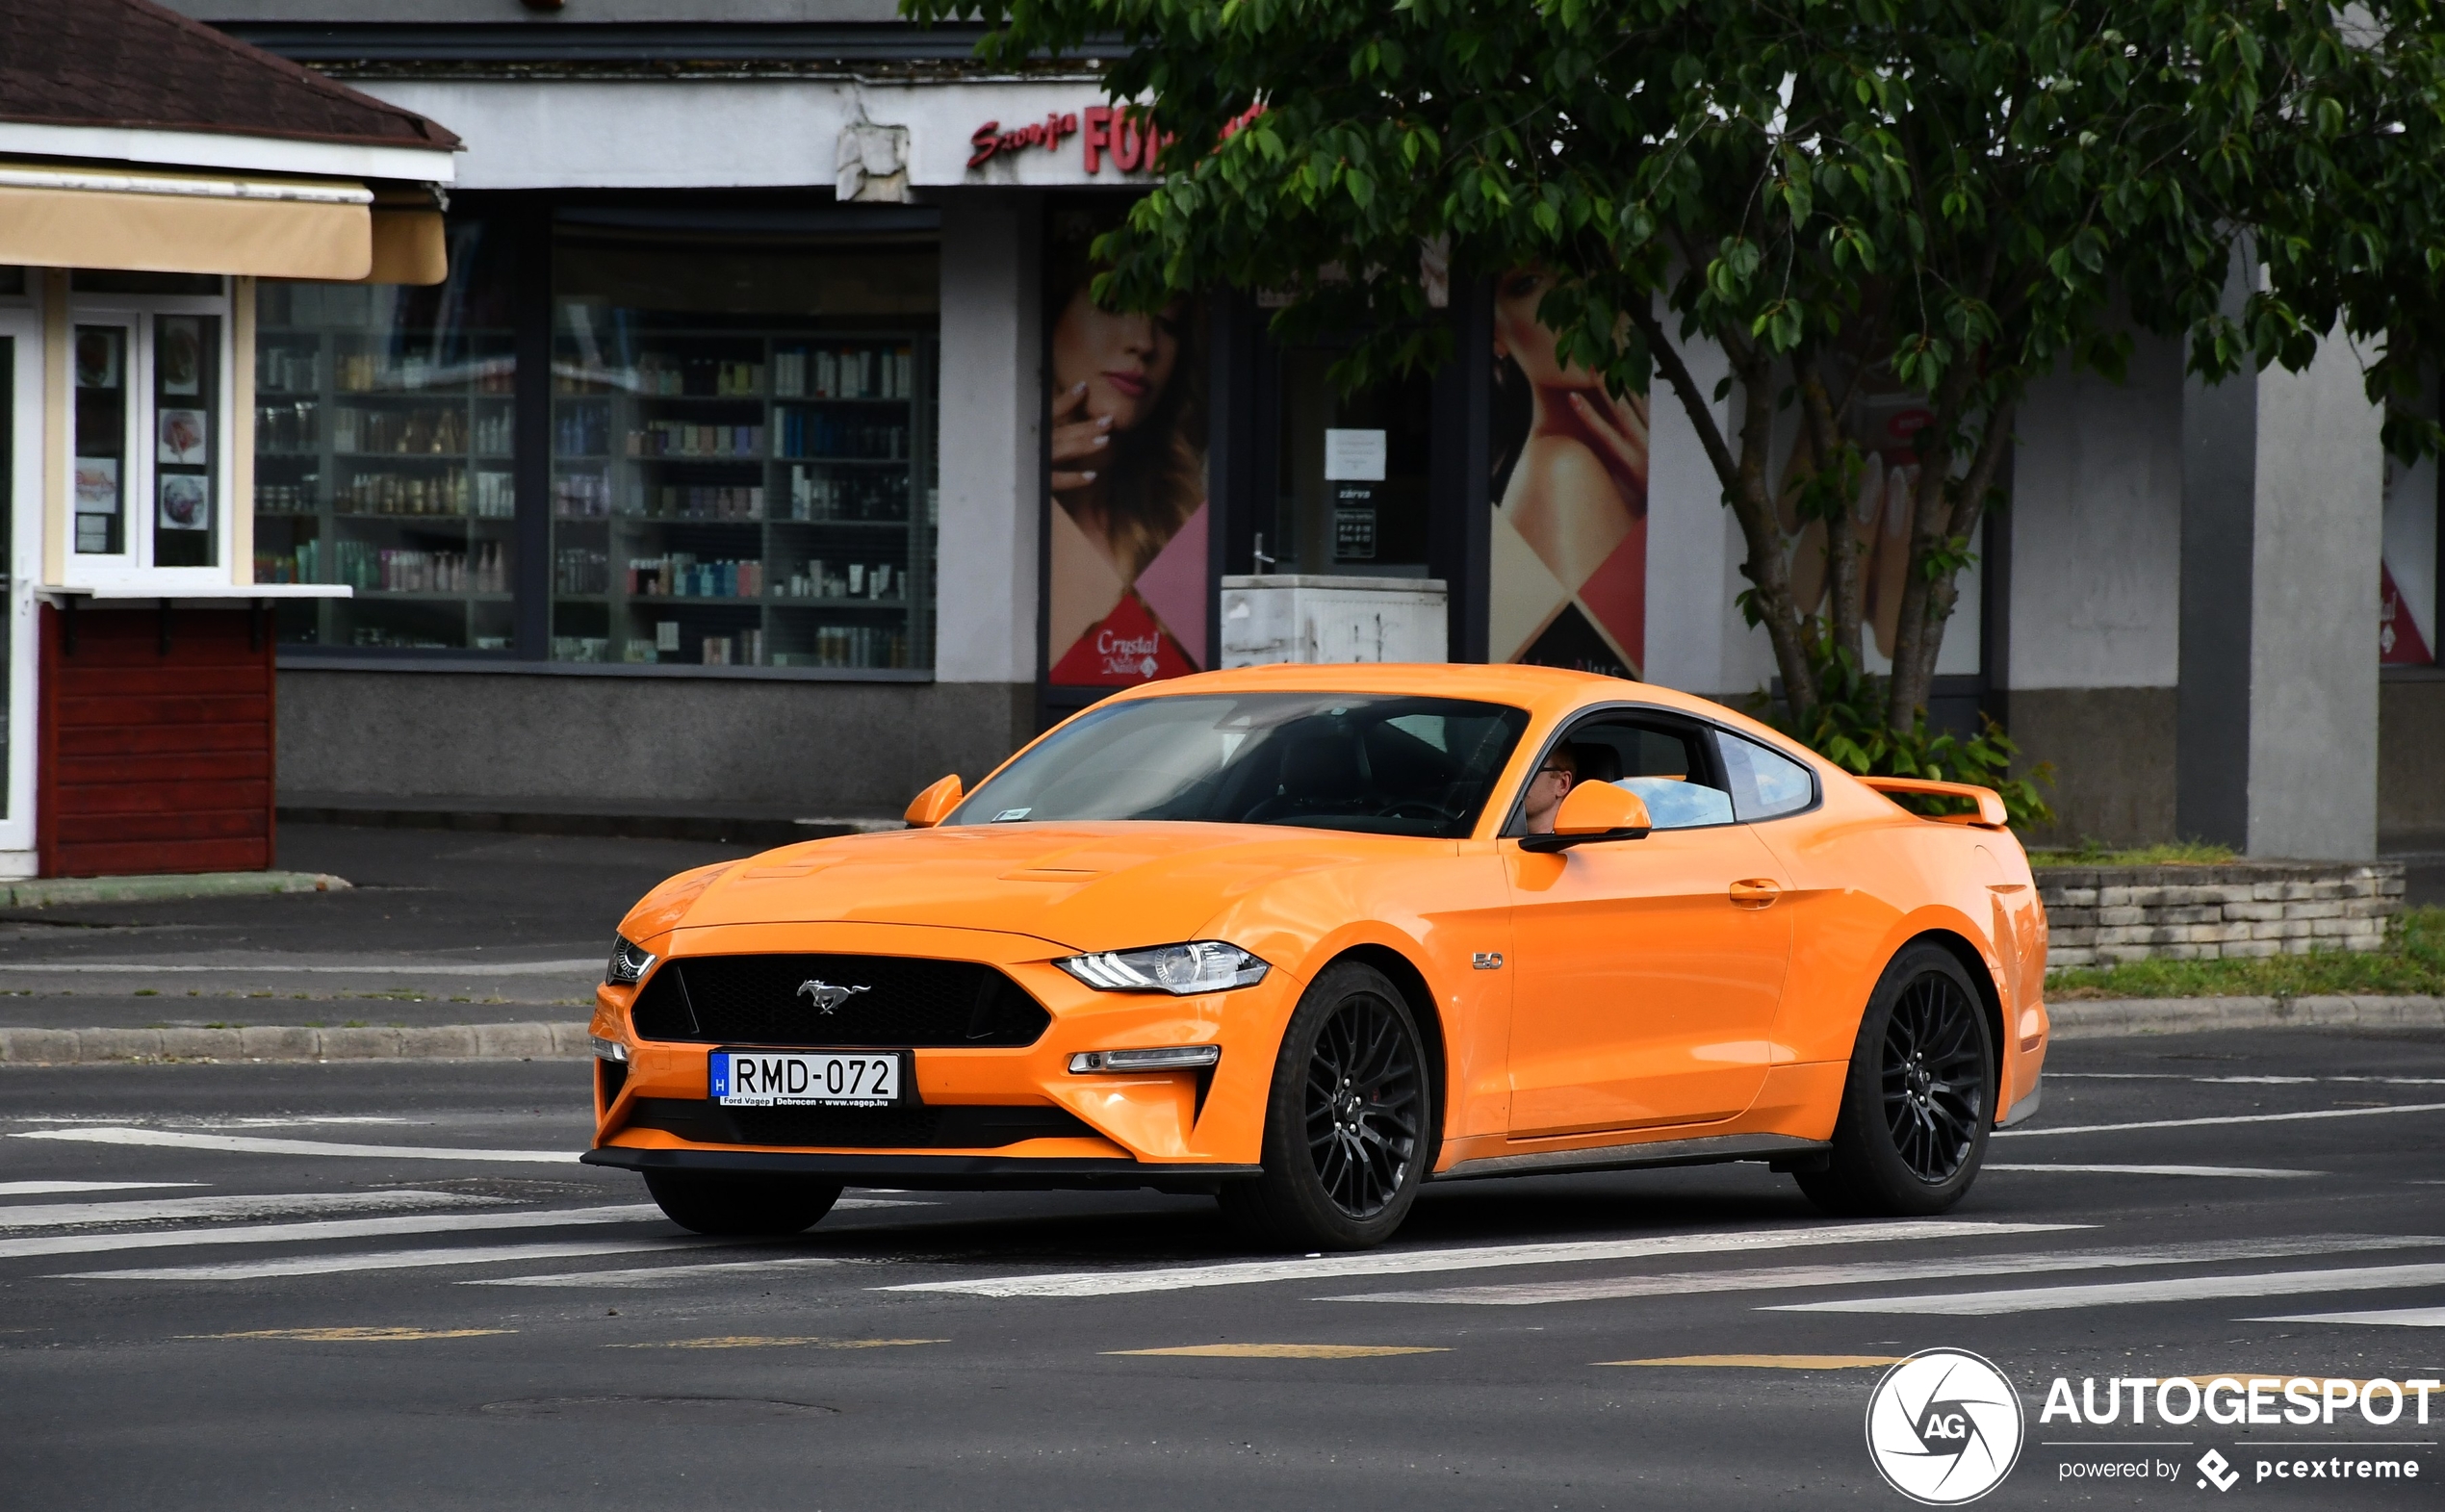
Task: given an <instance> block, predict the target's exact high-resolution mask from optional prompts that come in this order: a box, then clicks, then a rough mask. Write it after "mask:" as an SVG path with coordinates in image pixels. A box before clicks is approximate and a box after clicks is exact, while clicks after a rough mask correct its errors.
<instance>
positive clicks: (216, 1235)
mask: <svg viewBox="0 0 2445 1512" xmlns="http://www.w3.org/2000/svg"><path fill="white" fill-rule="evenodd" d="M661 1216H662V1210H661V1209H660V1208H657V1207H656V1206H655V1205H654V1204H652V1203H651V1202H631V1203H622V1204H620V1205H618V1206H616V1207H602V1208H555V1209H552V1210H549V1211H545V1212H539V1213H538V1212H526V1213H407V1214H401V1215H399V1217H381V1218H323V1219H318V1220H316V1221H314V1222H310V1223H255V1224H249V1225H246V1226H244V1227H242V1228H181V1229H142V1230H139V1231H138V1232H136V1233H133V1234H45V1235H42V1236H40V1237H39V1238H32V1239H0V1260H15V1259H19V1258H22V1257H24V1256H27V1255H94V1254H107V1253H109V1252H110V1251H113V1250H119V1249H177V1248H182V1247H186V1246H191V1245H192V1246H201V1245H205V1244H312V1243H321V1242H322V1241H324V1240H332V1239H375V1238H386V1237H388V1236H390V1235H393V1234H458V1233H466V1232H470V1231H473V1230H478V1229H496V1228H561V1227H565V1226H568V1225H572V1224H578V1223H643V1222H647V1221H649V1220H651V1219H655V1218H658V1217H661Z"/></svg>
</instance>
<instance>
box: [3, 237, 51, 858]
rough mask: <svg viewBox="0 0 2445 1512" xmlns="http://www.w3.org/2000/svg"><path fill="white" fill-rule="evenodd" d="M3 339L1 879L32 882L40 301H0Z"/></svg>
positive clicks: (33, 286)
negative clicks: (6, 517) (9, 347)
mask: <svg viewBox="0 0 2445 1512" xmlns="http://www.w3.org/2000/svg"><path fill="white" fill-rule="evenodd" d="M38 280H39V274H32V273H30V275H29V277H28V280H27V282H28V285H29V288H28V294H29V295H32V294H34V293H36V292H37V291H38V290H39V282H38ZM0 338H7V339H9V340H11V341H13V343H14V357H15V362H14V364H13V369H14V371H13V372H12V373H11V379H12V382H11V395H12V398H13V404H12V406H11V408H10V410H9V411H8V412H6V413H0V425H8V426H12V427H13V435H12V436H11V438H10V440H11V445H10V448H9V456H10V461H11V470H10V471H11V475H10V477H9V479H8V487H9V492H10V499H11V500H12V504H13V507H12V509H11V510H10V532H9V535H10V538H9V539H6V540H0V574H5V577H0V581H5V582H6V584H7V591H6V593H5V594H0V613H5V614H6V615H8V617H9V620H8V624H9V649H8V658H9V665H8V705H7V709H6V718H7V719H8V722H9V724H8V734H9V742H8V746H9V759H8V762H7V768H6V770H5V771H0V783H6V784H7V786H6V789H5V791H6V793H7V796H8V806H7V811H6V813H5V815H0V876H10V875H15V874H18V873H23V874H26V875H31V873H32V867H31V865H28V864H24V863H22V862H18V863H13V861H12V859H11V854H10V853H18V854H20V855H23V856H27V857H30V856H31V854H32V852H33V850H34V846H35V833H34V799H35V793H34V777H35V772H34V756H35V747H36V746H37V745H38V744H39V740H38V731H37V730H36V728H35V717H36V716H35V678H36V677H37V676H38V675H39V661H38V657H37V652H38V648H37V646H36V644H35V632H36V629H37V626H36V624H35V618H34V606H35V589H36V587H37V586H38V585H39V583H40V582H41V580H42V522H43V513H44V511H43V508H42V443H43V426H42V422H43V402H44V400H43V392H42V315H41V309H40V307H39V305H38V304H37V303H36V302H35V300H34V299H32V298H26V299H18V298H16V297H14V296H9V297H0Z"/></svg>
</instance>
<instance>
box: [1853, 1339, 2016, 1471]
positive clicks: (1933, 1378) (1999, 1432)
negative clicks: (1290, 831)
mask: <svg viewBox="0 0 2445 1512" xmlns="http://www.w3.org/2000/svg"><path fill="white" fill-rule="evenodd" d="M2021 1431H2022V1430H2021V1416H2020V1393H2019V1392H2016V1391H2014V1390H2013V1389H2012V1382H2011V1381H2009V1380H2007V1379H2005V1378H2004V1373H2003V1372H2002V1371H1998V1370H1996V1369H1995V1366H1994V1365H1992V1364H1990V1363H1989V1362H1988V1361H1986V1360H1985V1359H1983V1358H1981V1357H1979V1356H1977V1355H1974V1354H1971V1353H1969V1352H1968V1351H1967V1350H1963V1349H1922V1350H1920V1351H1919V1352H1918V1353H1917V1354H1914V1355H1912V1356H1911V1357H1910V1358H1909V1359H1907V1360H1904V1361H1902V1362H1901V1363H1900V1364H1898V1365H1896V1366H1894V1367H1893V1368H1892V1370H1890V1371H1886V1372H1885V1377H1884V1379H1882V1380H1880V1381H1878V1382H1877V1383H1876V1391H1875V1394H1874V1395H1873V1396H1871V1397H1869V1398H1868V1401H1867V1453H1868V1457H1869V1458H1870V1459H1872V1460H1874V1461H1875V1462H1876V1470H1877V1473H1878V1474H1881V1475H1883V1476H1884V1477H1885V1480H1886V1483H1887V1484H1889V1485H1891V1486H1892V1488H1893V1489H1894V1490H1895V1491H1898V1492H1900V1493H1901V1494H1902V1495H1903V1496H1906V1497H1908V1498H1910V1499H1912V1500H1913V1501H1917V1502H1919V1503H1921V1504H1922V1505H1926V1506H1934V1507H1953V1506H1960V1505H1962V1504H1963V1503H1964V1502H1969V1501H1975V1500H1977V1499H1979V1498H1980V1497H1983V1496H1985V1495H1986V1494H1987V1493H1988V1492H1990V1491H1993V1490H1995V1487H1997V1486H1999V1485H2001V1484H2003V1478H2004V1477H2005V1476H2006V1475H2009V1474H2012V1467H2013V1465H2014V1463H2015V1462H2016V1461H2018V1460H2019V1459H2020V1441H2021Z"/></svg>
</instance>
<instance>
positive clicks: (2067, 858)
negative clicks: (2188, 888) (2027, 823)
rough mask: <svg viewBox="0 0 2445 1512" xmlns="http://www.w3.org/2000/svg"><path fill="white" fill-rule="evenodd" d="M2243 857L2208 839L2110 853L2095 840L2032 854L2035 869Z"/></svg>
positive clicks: (2212, 862)
mask: <svg viewBox="0 0 2445 1512" xmlns="http://www.w3.org/2000/svg"><path fill="white" fill-rule="evenodd" d="M2238 859H2240V858H2239V857H2237V856H2235V855H2234V854H2233V849H2232V847H2231V846H2229V845H2210V844H2208V843H2207V842H2206V841H2205V840H2174V841H2171V842H2169V843H2167V844H2164V845H2141V846H2134V847H2132V848H2131V849H2129V850H2123V851H2109V850H2107V849H2106V848H2105V847H2104V846H2103V845H2100V844H2098V842H2097V841H2095V840H2082V841H2081V842H2080V843H2079V844H2078V845H2076V846H2074V847H2073V848H2072V849H2071V850H2068V851H2031V852H2030V853H2029V864H2030V865H2032V866H2222V865H2225V864H2226V863H2227V862H2229V861H2234V860H2238Z"/></svg>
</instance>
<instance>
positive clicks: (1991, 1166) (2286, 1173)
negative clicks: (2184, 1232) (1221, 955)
mask: <svg viewBox="0 0 2445 1512" xmlns="http://www.w3.org/2000/svg"><path fill="white" fill-rule="evenodd" d="M1978 1168H1979V1169H1980V1170H1982V1171H1988V1170H2035V1171H2072V1172H2080V1173H2085V1174H2089V1175H2097V1176H2241V1177H2254V1178H2256V1179H2258V1180H2261V1181H2286V1180H2291V1179H2294V1178H2297V1177H2301V1176H2323V1175H2325V1174H2326V1172H2325V1171H2322V1170H2289V1169H2285V1168H2283V1167H2281V1166H2054V1165H2043V1166H2010V1165H2005V1164H2002V1163H2000V1162H1997V1161H1989V1162H1987V1163H1986V1164H1985V1165H1984V1166H1979V1167H1978Z"/></svg>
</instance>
